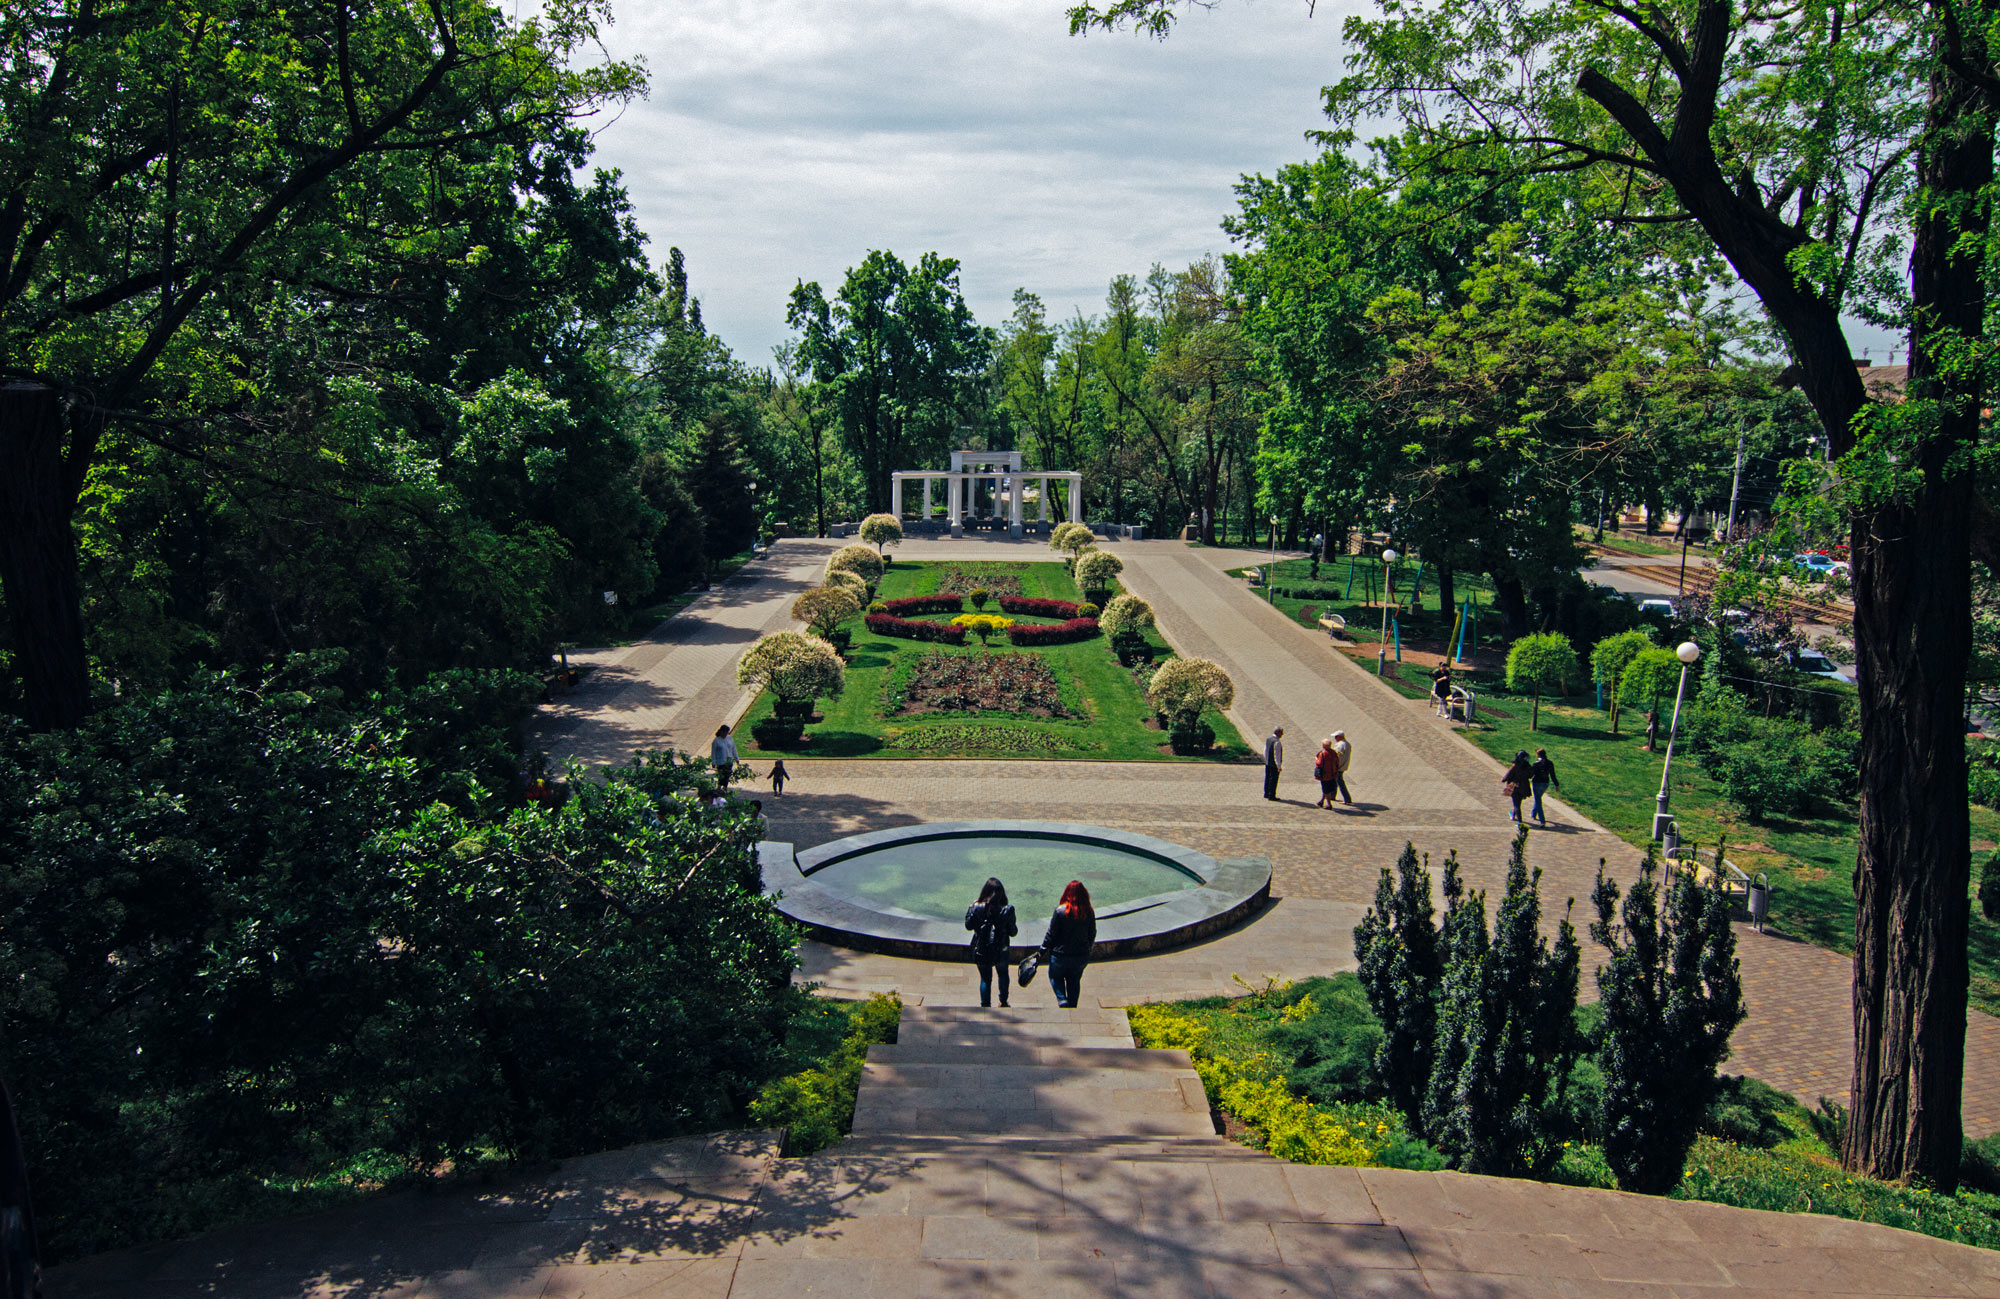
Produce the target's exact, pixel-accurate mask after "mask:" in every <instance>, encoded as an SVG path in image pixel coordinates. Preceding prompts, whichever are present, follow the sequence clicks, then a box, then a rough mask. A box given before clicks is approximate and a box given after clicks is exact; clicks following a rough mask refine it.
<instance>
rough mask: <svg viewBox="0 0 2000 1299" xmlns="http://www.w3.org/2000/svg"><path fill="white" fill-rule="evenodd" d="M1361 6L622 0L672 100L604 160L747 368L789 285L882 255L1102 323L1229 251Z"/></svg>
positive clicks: (1301, 137)
mask: <svg viewBox="0 0 2000 1299" xmlns="http://www.w3.org/2000/svg"><path fill="white" fill-rule="evenodd" d="M1344 3H1346V4H1349V7H1350V8H1351V7H1352V6H1351V3H1350V0H1334V2H1333V3H1328V2H1327V0H1321V3H1319V5H1318V6H1317V11H1316V13H1315V14H1309V13H1308V9H1307V3H1306V0H1222V2H1221V3H1220V4H1219V5H1217V6H1216V7H1215V8H1213V9H1209V10H1203V9H1199V8H1197V9H1193V10H1191V11H1190V12H1189V13H1188V14H1187V15H1186V17H1185V18H1184V19H1183V20H1182V22H1181V23H1180V25H1179V26H1178V28H1177V29H1176V30H1175V32H1174V33H1173V35H1172V36H1170V37H1169V38H1168V39H1166V40H1165V41H1154V40H1150V39H1147V38H1144V37H1139V36H1134V35H1132V34H1129V33H1122V32H1121V33H1102V32H1099V33H1095V34H1092V35H1090V36H1087V37H1072V36H1070V35H1069V34H1068V23H1067V20H1066V19H1065V17H1064V5H1063V4H1062V3H1060V0H759V2H758V3H755V4H752V3H747V2H746V0H670V2H667V3H663V2H662V0H618V4H617V7H616V11H615V12H616V19H615V22H614V23H613V24H612V26H611V27H610V28H609V29H608V30H607V31H606V32H605V45H606V48H607V49H608V50H609V51H610V52H611V53H612V54H614V55H616V56H618V57H630V56H632V55H634V54H637V55H642V56H643V57H644V58H645V60H646V63H647V67H648V72H649V78H650V81H651V85H652V93H651V95H650V97H649V98H648V99H647V100H645V101H644V102H640V103H634V104H632V105H630V106H628V107H626V108H625V109H624V111H623V113H622V115H620V116H619V117H618V119H617V120H616V121H611V122H608V123H606V124H603V125H602V126H601V127H600V128H599V130H598V135H597V162H598V164H599V165H601V166H609V167H616V168H618V169H619V170H620V171H622V172H623V173H624V178H625V184H626V187H627V189H628V191H629V193H630V194H631V198H632V203H633V207H634V209H635V213H636V217H637V220H638V222H639V225H640V228H641V229H643V230H644V231H645V232H646V234H647V235H648V236H649V238H650V240H651V242H650V244H649V245H648V253H649V255H650V256H651V257H652V259H653V260H654V262H655V264H658V263H659V261H660V260H661V259H663V258H664V257H665V256H666V252H667V249H668V248H669V247H679V248H680V249H681V251H682V253H683V254H685V255H686V258H687V266H688V276H689V280H690V283H691V287H692V289H693V291H694V293H695V294H696V295H697V296H698V297H700V298H701V302H702V318H703V319H704V321H706V322H707V324H708V326H709V328H710V330H711V331H712V332H714V333H716V334H718V335H720V337H721V338H722V339H723V341H724V342H726V343H728V344H729V345H730V347H731V348H732V349H733V350H734V351H735V352H736V354H737V356H738V357H740V358H742V359H743V360H745V361H747V362H749V363H750V364H753V365H766V364H769V362H770V357H771V348H772V347H773V346H774V345H776V344H777V343H779V342H781V341H783V340H784V339H785V338H787V337H788V336H789V333H790V331H788V330H787V329H786V327H785V302H786V299H787V297H788V295H789V294H790V293H791V290H792V287H793V285H795V284H796V283H798V282H799V281H800V280H817V281H819V283H820V284H821V285H822V286H823V287H824V288H825V289H826V291H827V293H828V296H831V295H832V293H833V291H834V290H835V289H836V288H837V287H838V286H839V284H840V282H841V280H842V278H843V277H844V276H845V274H846V271H847V269H848V268H849V267H851V266H854V265H857V264H858V263H859V262H860V261H861V259H862V258H863V257H864V256H865V255H866V254H867V253H868V252H869V251H870V250H871V249H876V248H886V249H888V250H890V251H892V252H894V253H896V254H897V255H898V256H899V257H901V258H902V259H903V260H904V261H905V262H914V261H915V260H916V259H917V258H918V257H919V256H921V255H922V254H924V253H926V252H937V253H940V254H943V255H944V256H947V257H954V258H957V259H958V261H959V263H960V266H961V270H960V284H961V287H962V289H963V291H964V293H965V297H966V301H967V303H968V304H969V305H970V306H971V307H972V310H973V314H974V315H975V316H977V317H978V319H979V321H980V323H981V324H985V325H994V326H997V325H999V324H1000V323H1001V322H1002V321H1003V320H1005V319H1006V317H1007V316H1009V315H1010V314H1012V312H1013V295H1014V290H1015V289H1016V288H1027V289H1029V290H1030V291H1032V292H1034V293H1036V294H1038V295H1040V296H1041V298H1042V300H1043V302H1044V303H1045V304H1046V306H1047V307H1048V310H1049V314H1050V316H1051V317H1053V318H1056V319H1062V318H1067V317H1068V316H1070V315H1071V314H1073V313H1074V312H1075V311H1077V310H1082V311H1083V312H1085V313H1086V314H1100V313H1101V312H1102V311H1103V304H1104V293H1105V289H1106V287H1107V285H1109V283H1110V281H1111V277H1112V276H1114V275H1118V274H1121V273H1129V274H1133V275H1138V276H1140V277H1144V275H1145V273H1146V271H1147V270H1148V268H1150V267H1151V266H1152V265H1153V264H1154V263H1155V262H1158V263H1161V264H1163V265H1165V266H1167V267H1168V268H1170V269H1177V268H1180V267H1184V266H1186V265H1187V264H1188V263H1189V262H1191V261H1194V260H1195V259H1197V258H1199V257H1201V256H1203V255H1204V254H1206V253H1211V252H1213V253H1222V252H1225V251H1228V249H1229V247H1230V244H1229V240H1228V236H1226V235H1225V234H1223V232H1222V230H1221V225H1220V223H1221V220H1222V218H1223V217H1224V216H1225V215H1226V214H1227V213H1228V212H1230V211H1231V210H1232V209H1233V207H1234V206H1235V200H1234V196H1233V187H1234V185H1235V184H1236V182H1237V180H1238V178H1239V177H1241V176H1242V175H1244V174H1245V173H1262V174H1266V175H1269V174H1271V173H1274V172H1275V171H1276V170H1277V169H1278V168H1279V167H1281V166H1283V165H1285V164H1286V163H1289V162H1299V161H1303V160H1305V159H1307V158H1309V157H1311V156H1312V155H1313V153H1314V152H1315V150H1314V147H1313V145H1312V144H1311V143H1310V142H1309V141H1307V140H1306V138H1305V133H1306V132H1307V131H1310V130H1313V129H1315V128H1317V127H1319V126H1321V125H1322V124H1323V119H1322V117H1321V115H1320V109H1319V88H1320V87H1321V86H1322V85H1324V84H1326V83H1327V82H1329V81H1332V80H1335V79H1336V78H1337V77H1338V76H1339V75H1340V62H1339V44H1338V38H1339V30H1340V19H1341V14H1342V13H1343V12H1346V11H1347V10H1345V9H1343V8H1341V7H1340V6H1341V5H1342V4H1344Z"/></svg>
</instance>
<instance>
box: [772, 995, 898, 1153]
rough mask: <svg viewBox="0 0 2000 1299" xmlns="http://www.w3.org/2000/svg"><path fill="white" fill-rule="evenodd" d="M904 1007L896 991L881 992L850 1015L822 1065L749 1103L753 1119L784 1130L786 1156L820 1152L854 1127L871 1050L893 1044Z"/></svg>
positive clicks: (782, 1082)
mask: <svg viewBox="0 0 2000 1299" xmlns="http://www.w3.org/2000/svg"><path fill="white" fill-rule="evenodd" d="M902 1017H903V1003H902V1002H901V1001H899V1000H898V999H897V998H896V996H895V994H894V993H877V994H875V995H874V996H872V997H870V998H869V999H868V1000H866V1001H864V1002H861V1003H860V1004H859V1005H857V1006H856V1007H855V1008H854V1009H853V1011H852V1012H851V1017H850V1019H849V1026H848V1030H847V1032H846V1033H845V1034H844V1035H843V1036H842V1037H841V1039H840V1045H839V1046H838V1047H836V1048H835V1050H834V1052H833V1054H832V1055H831V1056H830V1057H829V1058H828V1059H827V1060H826V1061H825V1062H824V1063H822V1064H820V1065H817V1066H816V1067H814V1068H811V1069H804V1070H801V1071H800V1072H798V1073H795V1074H789V1075H787V1076H785V1077H783V1078H778V1079H774V1080H772V1081H771V1082H768V1083H766V1084H764V1086H763V1089H762V1090H760V1091H759V1092H758V1093H757V1098H756V1099H755V1100H753V1101H751V1102H750V1119H751V1121H752V1122H754V1123H758V1124H761V1125H763V1126H764V1127H768V1128H783V1129H785V1154H787V1155H791V1156H803V1155H811V1154H816V1153H818V1152H819V1151H821V1150H824V1149H826V1148H827V1147H828V1146H830V1145H832V1144H834V1143H835V1142H836V1141H839V1140H840V1139H841V1138H842V1137H843V1136H846V1135H847V1133H848V1131H849V1129H851V1128H852V1127H853V1126H854V1098H855V1096H856V1094H857V1093H858V1092H859V1091H860V1089H861V1067H862V1065H864V1064H865V1063H867V1059H868V1048H869V1047H871V1046H875V1045H878V1044H881V1043H886V1042H894V1041H895V1040H896V1029H897V1027H898V1026H899V1025H900V1024H901V1022H902Z"/></svg>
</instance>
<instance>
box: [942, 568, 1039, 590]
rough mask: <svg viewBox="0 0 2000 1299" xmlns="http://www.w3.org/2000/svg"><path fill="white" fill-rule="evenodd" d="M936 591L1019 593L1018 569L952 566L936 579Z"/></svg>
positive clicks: (1019, 576)
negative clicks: (952, 567)
mask: <svg viewBox="0 0 2000 1299" xmlns="http://www.w3.org/2000/svg"><path fill="white" fill-rule="evenodd" d="M938 591H939V592H940V593H941V594H944V595H971V594H972V593H973V592H974V591H985V592H987V593H988V594H990V595H998V596H1008V595H1019V594H1020V593H1021V574H1020V572H1019V570H1013V571H1008V570H1006V569H1003V568H999V567H995V568H992V569H986V568H977V567H975V568H954V569H952V570H951V571H950V572H948V573H946V574H945V575H944V576H943V577H942V578H940V579H938Z"/></svg>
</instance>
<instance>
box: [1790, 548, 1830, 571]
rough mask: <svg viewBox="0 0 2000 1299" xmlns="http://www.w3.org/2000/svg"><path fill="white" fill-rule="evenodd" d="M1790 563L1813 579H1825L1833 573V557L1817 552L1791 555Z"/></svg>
mask: <svg viewBox="0 0 2000 1299" xmlns="http://www.w3.org/2000/svg"><path fill="white" fill-rule="evenodd" d="M1792 563H1793V564H1794V565H1795V566H1797V567H1799V568H1803V569H1805V570H1806V571H1807V572H1808V573H1811V574H1812V575H1813V576H1815V577H1826V576H1828V575H1829V574H1831V573H1832V572H1833V556H1831V555H1822V554H1820V553H1819V552H1818V551H1811V552H1808V553H1805V554H1799V555H1793V556H1792Z"/></svg>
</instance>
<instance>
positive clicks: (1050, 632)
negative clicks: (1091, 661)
mask: <svg viewBox="0 0 2000 1299" xmlns="http://www.w3.org/2000/svg"><path fill="white" fill-rule="evenodd" d="M1033 603H1035V604H1061V603H1062V601H1060V600H1036V601H1033ZM1072 607H1074V606H1072ZM1096 635H1097V619H1095V618H1072V619H1070V620H1069V621H1068V622H1059V623H1057V624H1056V625H1055V626H1053V627H1050V626H1047V625H1042V626H1037V625H1035V624H1033V623H1025V622H1017V623H1015V624H1014V625H1013V626H1012V627H1009V628H1008V629H1007V638H1008V639H1009V640H1011V641H1013V642H1014V643H1015V644H1016V645H1067V644H1069V643H1070V642H1071V641H1077V640H1089V639H1091V638H1092V637H1094V636H1096Z"/></svg>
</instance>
